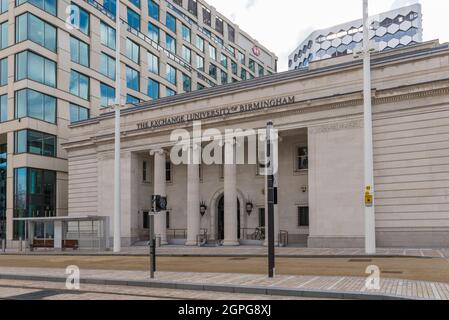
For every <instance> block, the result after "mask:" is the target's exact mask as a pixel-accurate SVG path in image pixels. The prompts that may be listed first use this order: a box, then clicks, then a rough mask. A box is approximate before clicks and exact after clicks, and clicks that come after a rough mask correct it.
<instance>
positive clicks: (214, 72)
mask: <svg viewBox="0 0 449 320" xmlns="http://www.w3.org/2000/svg"><path fill="white" fill-rule="evenodd" d="M209 75H210V76H211V77H212V78H214V79H217V66H216V65H214V64H210V65H209Z"/></svg>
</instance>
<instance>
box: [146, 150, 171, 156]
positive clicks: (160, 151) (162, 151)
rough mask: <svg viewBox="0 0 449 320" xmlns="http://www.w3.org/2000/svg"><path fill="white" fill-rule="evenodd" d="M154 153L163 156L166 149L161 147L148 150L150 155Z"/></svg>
mask: <svg viewBox="0 0 449 320" xmlns="http://www.w3.org/2000/svg"><path fill="white" fill-rule="evenodd" d="M156 154H158V155H160V156H163V155H166V154H167V151H166V150H164V149H162V148H158V149H151V150H150V156H154V155H156Z"/></svg>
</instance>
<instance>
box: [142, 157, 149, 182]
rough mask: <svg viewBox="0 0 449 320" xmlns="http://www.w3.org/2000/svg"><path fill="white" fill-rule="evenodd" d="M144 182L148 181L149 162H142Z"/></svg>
mask: <svg viewBox="0 0 449 320" xmlns="http://www.w3.org/2000/svg"><path fill="white" fill-rule="evenodd" d="M142 181H143V182H147V181H148V162H147V161H145V160H144V161H143V162H142Z"/></svg>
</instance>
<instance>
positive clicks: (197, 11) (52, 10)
mask: <svg viewBox="0 0 449 320" xmlns="http://www.w3.org/2000/svg"><path fill="white" fill-rule="evenodd" d="M116 5H117V2H116V0H97V1H94V0H9V1H8V0H0V75H1V76H0V145H1V148H2V149H1V150H2V151H1V153H0V162H1V163H0V166H1V167H0V222H5V221H6V230H7V238H8V239H9V240H12V239H19V238H20V237H23V236H24V226H23V225H21V224H20V223H15V222H14V218H19V217H49V216H50V217H51V216H64V215H66V214H67V208H68V203H69V202H70V201H77V199H75V198H73V199H69V198H68V195H67V179H68V175H67V172H68V169H69V168H68V163H67V155H66V152H65V150H64V149H63V148H62V147H61V144H62V143H64V142H65V141H66V140H67V138H68V126H69V125H70V123H73V122H76V121H82V120H86V119H88V118H90V117H94V116H98V115H99V114H100V113H102V112H103V110H106V109H107V108H108V106H110V105H111V104H113V103H115V83H116V82H115V81H116V73H115V69H116V68H115V66H116V63H118V62H117V61H116V59H115V56H116V54H115V49H116V47H117V46H116V26H117V23H121V28H120V30H121V34H120V41H121V44H120V48H121V58H120V68H121V75H122V76H121V79H120V81H121V83H122V85H121V87H122V88H123V89H122V97H121V101H126V103H128V104H136V103H138V102H142V101H148V100H152V99H158V98H163V97H167V96H172V95H176V94H182V93H184V92H189V91H193V90H197V89H202V88H206V87H212V86H217V85H222V84H227V83H232V82H238V81H242V80H246V79H252V78H255V77H260V76H264V75H267V74H271V73H275V72H276V64H277V57H276V56H275V55H274V54H273V53H272V52H270V51H269V50H268V49H266V48H265V47H263V46H262V45H261V44H259V43H258V42H257V41H256V40H255V39H253V38H252V37H251V36H250V35H248V34H247V33H245V32H244V31H242V30H241V29H240V28H239V27H238V26H237V25H235V24H233V23H232V22H231V21H230V20H229V19H227V18H226V17H224V16H223V15H221V14H220V13H219V12H217V11H216V10H215V8H213V7H211V6H209V5H208V4H207V3H206V2H204V1H199V0H198V1H197V0H176V1H175V0H170V1H168V0H122V1H120V15H121V16H120V17H119V18H118V17H116ZM6 163H7V166H6ZM86 210H87V208H86ZM79 214H80V215H82V214H83V212H79ZM0 225H2V224H1V223H0ZM38 229H39V228H38ZM1 230H2V231H1V232H2V233H3V232H4V228H3V227H2V229H1ZM39 230H41V231H42V230H45V234H44V232H43V231H42V232H41V231H39ZM39 230H35V235H37V236H40V237H47V236H48V237H51V234H49V233H51V230H49V229H48V228H41V229H39Z"/></svg>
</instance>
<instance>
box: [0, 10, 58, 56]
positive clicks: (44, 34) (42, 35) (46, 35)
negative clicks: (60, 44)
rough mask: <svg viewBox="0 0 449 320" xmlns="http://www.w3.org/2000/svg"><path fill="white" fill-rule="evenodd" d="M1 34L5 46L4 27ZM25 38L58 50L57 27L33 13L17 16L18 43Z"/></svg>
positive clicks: (52, 49) (49, 48)
mask: <svg viewBox="0 0 449 320" xmlns="http://www.w3.org/2000/svg"><path fill="white" fill-rule="evenodd" d="M3 25H4V24H2V25H1V26H0V28H2V26H3ZM1 34H2V46H3V28H2V32H1ZM7 40H8V38H6V45H7V44H8V43H7ZM25 40H31V41H33V42H35V43H37V44H39V45H41V46H42V47H44V48H47V49H48V50H51V51H53V52H56V28H55V27H53V26H52V25H51V24H49V23H46V22H45V21H44V20H41V19H39V18H38V17H36V16H34V15H32V14H31V13H25V14H22V15H20V16H18V17H16V43H19V42H22V41H25Z"/></svg>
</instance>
